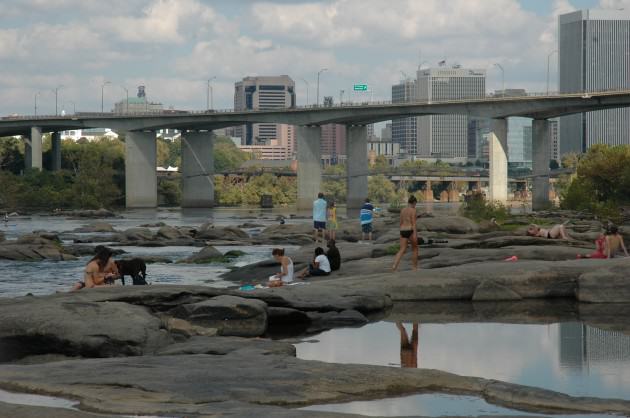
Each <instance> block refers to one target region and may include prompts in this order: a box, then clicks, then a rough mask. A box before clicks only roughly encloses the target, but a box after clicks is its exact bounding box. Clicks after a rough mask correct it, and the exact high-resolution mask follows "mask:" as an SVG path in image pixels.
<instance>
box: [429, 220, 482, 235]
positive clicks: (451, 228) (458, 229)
mask: <svg viewBox="0 0 630 418" xmlns="http://www.w3.org/2000/svg"><path fill="white" fill-rule="evenodd" d="M417 227H418V231H430V232H445V233H448V234H470V233H474V232H479V225H477V224H476V223H475V222H474V221H472V220H470V219H468V218H464V217H462V216H437V217H433V218H420V219H418V221H417Z"/></svg>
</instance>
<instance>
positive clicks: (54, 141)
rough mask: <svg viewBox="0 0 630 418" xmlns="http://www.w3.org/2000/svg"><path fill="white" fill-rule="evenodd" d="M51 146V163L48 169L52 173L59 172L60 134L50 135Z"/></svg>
mask: <svg viewBox="0 0 630 418" xmlns="http://www.w3.org/2000/svg"><path fill="white" fill-rule="evenodd" d="M51 145H52V149H51V151H52V152H51V153H52V163H51V166H50V168H51V170H52V171H59V170H61V132H53V133H52V137H51Z"/></svg>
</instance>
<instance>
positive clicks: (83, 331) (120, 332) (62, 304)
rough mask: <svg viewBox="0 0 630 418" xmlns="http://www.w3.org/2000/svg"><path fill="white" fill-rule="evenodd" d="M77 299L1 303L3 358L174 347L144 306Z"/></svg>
mask: <svg viewBox="0 0 630 418" xmlns="http://www.w3.org/2000/svg"><path fill="white" fill-rule="evenodd" d="M85 292H94V290H87V291H85ZM64 296H65V295H64ZM70 296H74V295H70ZM77 296H80V295H78V293H77ZM73 299H75V298H72V297H66V298H64V300H57V298H42V299H32V298H29V297H25V298H21V299H19V300H17V301H12V303H4V304H1V305H0V317H2V321H0V347H2V348H1V349H0V358H4V359H5V360H10V359H13V358H21V357H25V356H27V355H33V354H49V353H55V354H64V355H69V356H83V357H110V356H120V355H141V354H148V353H152V352H153V351H154V350H156V349H157V348H158V347H161V346H162V345H166V344H168V343H170V338H169V337H168V335H167V333H166V332H165V331H164V330H162V322H161V321H160V320H159V319H158V318H156V317H154V316H153V315H151V314H150V313H149V312H148V310H147V309H146V308H144V307H141V306H134V305H130V304H127V303H123V302H108V303H95V302H86V301H82V300H80V299H79V298H76V300H73Z"/></svg>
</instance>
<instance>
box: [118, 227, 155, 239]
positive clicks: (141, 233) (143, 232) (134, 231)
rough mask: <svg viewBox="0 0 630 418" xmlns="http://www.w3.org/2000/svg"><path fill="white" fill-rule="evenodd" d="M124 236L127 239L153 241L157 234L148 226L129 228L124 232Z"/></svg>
mask: <svg viewBox="0 0 630 418" xmlns="http://www.w3.org/2000/svg"><path fill="white" fill-rule="evenodd" d="M122 238H123V240H125V241H152V240H153V239H155V236H154V235H153V232H151V230H150V229H148V228H129V229H125V230H124V231H123V232H122Z"/></svg>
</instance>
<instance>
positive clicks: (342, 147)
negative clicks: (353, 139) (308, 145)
mask: <svg viewBox="0 0 630 418" xmlns="http://www.w3.org/2000/svg"><path fill="white" fill-rule="evenodd" d="M320 147H321V152H322V158H323V159H325V160H329V161H330V163H331V164H337V163H339V162H340V161H342V160H344V159H345V158H342V157H345V154H346V126H345V125H340V124H336V123H329V124H327V125H322V130H321V146H320Z"/></svg>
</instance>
